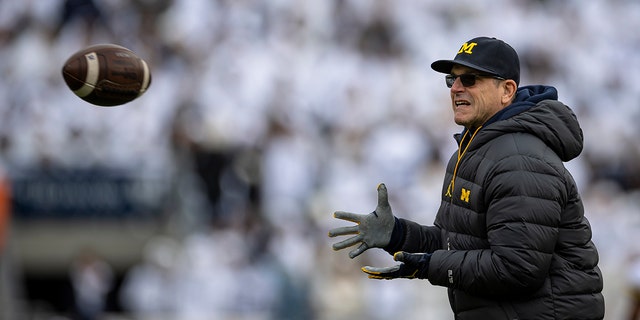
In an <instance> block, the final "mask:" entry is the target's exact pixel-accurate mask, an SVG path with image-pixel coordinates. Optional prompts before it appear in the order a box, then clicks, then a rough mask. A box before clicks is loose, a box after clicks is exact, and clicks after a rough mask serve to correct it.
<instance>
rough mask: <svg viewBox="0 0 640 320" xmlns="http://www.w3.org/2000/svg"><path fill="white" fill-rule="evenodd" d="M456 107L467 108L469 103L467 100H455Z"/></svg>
mask: <svg viewBox="0 0 640 320" xmlns="http://www.w3.org/2000/svg"><path fill="white" fill-rule="evenodd" d="M454 103H455V105H456V107H462V106H468V105H470V104H471V103H470V102H469V101H467V100H456V101H455V102H454Z"/></svg>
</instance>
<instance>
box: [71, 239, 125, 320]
mask: <svg viewBox="0 0 640 320" xmlns="http://www.w3.org/2000/svg"><path fill="white" fill-rule="evenodd" d="M69 277H70V279H71V286H72V288H73V293H74V295H73V296H74V301H75V311H76V312H75V313H76V315H77V320H98V319H100V318H101V317H102V316H103V315H104V313H105V311H106V305H107V295H108V293H109V292H110V291H111V289H112V288H113V285H114V274H113V270H112V269H111V266H110V265H109V264H108V263H107V262H106V261H104V260H103V259H101V258H100V257H99V256H98V255H97V254H96V252H94V250H92V249H86V250H84V251H83V252H81V253H80V254H79V255H78V256H77V257H76V259H75V260H74V261H73V263H72V265H71V266H70V270H69Z"/></svg>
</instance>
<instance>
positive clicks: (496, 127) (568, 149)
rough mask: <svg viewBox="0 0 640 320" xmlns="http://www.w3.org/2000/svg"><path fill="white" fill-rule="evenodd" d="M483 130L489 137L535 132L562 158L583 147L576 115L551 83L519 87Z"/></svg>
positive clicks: (566, 158) (570, 155) (568, 158)
mask: <svg viewBox="0 0 640 320" xmlns="http://www.w3.org/2000/svg"><path fill="white" fill-rule="evenodd" d="M482 131H484V133H485V134H488V136H487V138H489V139H490V138H492V137H494V135H495V134H505V133H515V132H522V133H529V134H532V135H535V136H537V137H538V138H540V139H541V140H542V141H544V143H545V144H547V145H548V146H549V147H550V148H551V149H552V150H553V151H554V152H555V153H556V154H557V155H558V156H559V157H560V159H562V161H565V162H566V161H569V160H572V159H574V158H576V157H577V156H578V155H579V154H580V153H581V152H582V148H583V134H582V129H581V128H580V124H579V123H578V119H577V117H576V115H575V114H574V113H573V111H572V110H571V109H570V108H569V107H567V106H566V105H564V104H563V103H561V102H559V101H558V92H557V90H556V89H555V88H554V87H551V86H524V87H521V88H518V91H517V92H516V98H515V100H514V102H513V103H512V104H511V105H509V106H507V107H506V108H504V109H503V110H501V111H500V112H498V113H497V114H495V115H494V116H493V117H492V118H491V119H489V120H488V121H487V122H486V123H485V124H484V126H483V128H482V130H481V132H482ZM482 136H484V134H483V135H482ZM478 138H480V137H478ZM483 140H484V139H483Z"/></svg>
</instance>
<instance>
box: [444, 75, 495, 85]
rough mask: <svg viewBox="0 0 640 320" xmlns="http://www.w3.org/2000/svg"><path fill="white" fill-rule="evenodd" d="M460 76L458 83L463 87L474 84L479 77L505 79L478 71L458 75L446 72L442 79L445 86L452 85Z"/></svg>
mask: <svg viewBox="0 0 640 320" xmlns="http://www.w3.org/2000/svg"><path fill="white" fill-rule="evenodd" d="M457 78H460V83H462V85H463V86H464V87H471V86H473V85H475V84H476V80H477V79H479V78H494V79H498V80H505V78H502V77H498V76H494V75H490V74H478V73H463V74H459V75H457V76H456V75H453V74H448V75H446V76H445V77H444V80H445V81H446V82H447V87H448V88H451V87H453V83H454V82H456V79H457Z"/></svg>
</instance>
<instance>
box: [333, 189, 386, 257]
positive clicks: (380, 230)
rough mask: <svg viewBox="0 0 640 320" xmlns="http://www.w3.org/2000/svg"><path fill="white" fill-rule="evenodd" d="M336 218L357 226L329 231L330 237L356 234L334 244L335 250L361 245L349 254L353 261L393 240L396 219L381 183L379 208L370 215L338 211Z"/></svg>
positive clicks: (335, 214) (334, 215)
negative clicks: (371, 249) (370, 249)
mask: <svg viewBox="0 0 640 320" xmlns="http://www.w3.org/2000/svg"><path fill="white" fill-rule="evenodd" d="M333 217H334V218H337V219H342V220H347V221H351V222H355V223H356V225H355V226H350V227H340V228H335V229H332V230H330V231H329V237H335V236H343V235H349V234H354V235H355V236H353V237H350V238H348V239H346V240H343V241H340V242H337V243H334V244H333V250H341V249H344V248H347V247H351V246H353V245H355V244H358V243H360V245H359V246H358V247H357V248H356V249H353V250H351V252H349V257H350V258H351V259H353V258H355V257H357V256H358V255H360V254H361V253H363V252H364V251H366V250H367V249H369V248H384V247H386V246H387V245H388V244H389V241H390V240H391V233H392V232H393V226H394V225H395V218H394V217H393V213H392V212H391V206H389V199H388V196H387V187H386V186H385V185H384V184H383V183H381V184H379V185H378V206H377V207H376V210H375V211H373V212H372V213H369V214H355V213H350V212H343V211H336V212H335V213H334V214H333Z"/></svg>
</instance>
